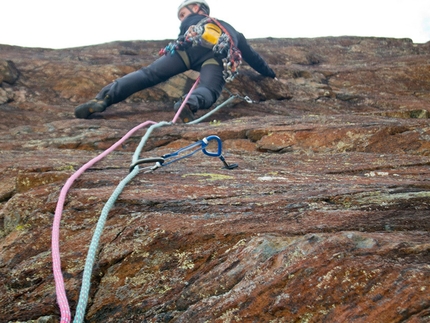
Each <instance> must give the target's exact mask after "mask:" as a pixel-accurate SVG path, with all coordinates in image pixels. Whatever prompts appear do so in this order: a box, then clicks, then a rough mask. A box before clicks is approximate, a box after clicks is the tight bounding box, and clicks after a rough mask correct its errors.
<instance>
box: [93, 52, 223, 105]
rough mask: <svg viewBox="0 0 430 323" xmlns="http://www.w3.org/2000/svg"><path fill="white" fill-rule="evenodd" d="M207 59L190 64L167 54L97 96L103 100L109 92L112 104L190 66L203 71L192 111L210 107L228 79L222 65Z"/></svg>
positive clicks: (190, 101) (110, 85)
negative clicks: (199, 64)
mask: <svg viewBox="0 0 430 323" xmlns="http://www.w3.org/2000/svg"><path fill="white" fill-rule="evenodd" d="M182 54H184V53H182ZM207 62H209V63H207ZM207 62H204V63H203V64H201V66H193V65H191V66H189V67H188V66H187V65H186V64H185V63H184V61H183V59H182V58H181V56H180V55H179V54H178V52H175V53H174V54H172V55H171V54H168V55H164V56H161V57H160V58H159V59H157V60H156V61H155V62H153V63H152V64H151V65H149V66H147V67H144V68H141V69H140V70H137V71H135V72H132V73H130V74H127V75H125V76H123V77H121V78H119V79H117V80H115V81H114V82H113V83H111V84H109V85H107V86H105V87H104V88H103V89H102V90H101V91H100V93H99V94H98V95H97V96H96V99H99V100H100V99H104V98H105V97H106V96H107V95H109V97H110V103H111V104H114V103H118V102H121V101H123V100H125V99H126V98H128V97H129V96H130V95H132V94H133V93H136V92H138V91H141V90H144V89H146V88H149V87H151V86H154V85H156V84H159V83H161V82H164V81H167V80H168V79H169V78H171V77H172V76H175V75H177V74H180V73H183V72H185V71H187V70H188V69H194V70H199V71H200V82H199V85H198V87H197V88H196V89H195V90H194V91H193V93H192V94H191V95H190V97H189V99H188V103H189V104H190V107H191V109H192V110H193V111H197V110H198V109H209V108H210V107H211V106H212V104H214V103H215V101H216V100H217V99H218V97H219V96H220V95H221V92H222V89H223V87H224V84H225V81H224V78H223V73H222V72H223V68H222V66H221V65H220V64H218V63H216V61H215V60H214V59H211V60H208V61H207Z"/></svg>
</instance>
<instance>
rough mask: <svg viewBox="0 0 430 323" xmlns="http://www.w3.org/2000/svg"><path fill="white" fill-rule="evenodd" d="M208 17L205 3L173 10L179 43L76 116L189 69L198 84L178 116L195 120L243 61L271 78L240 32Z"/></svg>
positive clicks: (188, 2) (193, 1) (189, 0)
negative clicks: (178, 24)
mask: <svg viewBox="0 0 430 323" xmlns="http://www.w3.org/2000/svg"><path fill="white" fill-rule="evenodd" d="M209 14H210V8H209V5H208V3H207V2H206V1H205V0H185V1H183V2H182V3H181V4H180V5H179V7H178V18H179V20H180V21H181V25H180V33H179V37H178V39H177V40H176V41H174V42H171V43H170V44H169V45H168V46H166V48H164V49H162V50H161V51H160V55H161V57H160V58H158V59H157V60H155V61H154V62H153V63H152V64H150V65H149V66H146V67H143V68H141V69H139V70H137V71H135V72H132V73H130V74H127V75H125V76H123V77H121V78H119V79H117V80H115V81H114V82H112V83H111V84H108V85H107V86H105V87H104V88H103V89H102V90H101V91H100V93H99V94H97V96H96V97H95V99H93V100H91V101H88V102H87V103H84V104H81V105H79V106H78V107H76V109H75V116H76V118H81V119H86V118H88V117H89V116H90V115H91V114H93V113H94V112H103V111H105V110H106V108H107V107H108V106H110V105H112V104H115V103H118V102H121V101H123V100H125V99H126V98H128V97H129V96H130V95H132V94H133V93H136V92H138V91H141V90H143V89H146V88H149V87H151V86H154V85H156V84H159V83H161V82H164V81H167V80H168V79H169V78H171V77H173V76H175V75H177V74H180V73H183V72H185V71H187V70H190V69H191V70H195V71H199V72H200V81H199V84H198V86H197V88H196V89H195V90H194V91H193V92H192V93H191V94H190V96H189V98H188V101H187V103H186V105H185V106H184V107H183V109H182V111H181V115H180V118H181V119H182V121H183V122H185V123H186V122H190V121H192V120H194V114H195V113H196V111H197V110H198V109H209V108H210V107H211V106H212V104H213V103H215V101H216V100H217V99H218V97H219V96H220V95H221V91H222V89H223V87H224V85H225V83H226V82H229V81H231V80H232V79H233V78H234V76H235V75H236V74H237V73H238V71H237V68H238V67H239V65H240V63H241V62H242V60H244V61H245V62H247V63H248V64H249V65H250V66H251V67H252V68H253V69H254V70H255V71H257V72H258V73H260V74H261V75H263V76H266V77H271V78H276V74H275V72H274V71H273V70H272V69H271V68H270V67H269V66H268V64H267V63H266V62H265V61H264V60H263V58H262V57H261V56H260V55H259V54H258V53H257V52H256V51H255V50H254V49H253V48H252V47H251V46H250V45H249V44H248V42H247V40H246V38H245V37H244V35H243V34H241V33H239V32H237V31H236V30H235V29H234V28H233V27H232V26H231V25H229V24H228V23H226V22H224V21H221V20H217V19H215V18H212V17H210V16H209ZM181 104H182V101H181V100H180V101H178V102H176V103H175V105H174V109H175V111H177V110H178V109H179V108H180V106H181Z"/></svg>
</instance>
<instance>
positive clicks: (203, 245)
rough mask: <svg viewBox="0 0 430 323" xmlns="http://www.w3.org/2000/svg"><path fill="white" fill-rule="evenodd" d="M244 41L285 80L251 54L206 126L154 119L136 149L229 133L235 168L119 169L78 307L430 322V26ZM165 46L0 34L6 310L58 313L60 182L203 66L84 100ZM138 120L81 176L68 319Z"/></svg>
mask: <svg viewBox="0 0 430 323" xmlns="http://www.w3.org/2000/svg"><path fill="white" fill-rule="evenodd" d="M251 43H252V45H253V46H254V47H255V48H256V50H257V51H259V52H260V53H261V54H262V56H263V57H264V58H265V59H266V60H267V61H268V62H269V63H270V64H271V66H272V67H273V69H274V70H275V71H276V73H277V75H278V78H279V81H276V80H271V79H265V78H262V77H260V76H258V75H257V74H256V73H254V72H253V71H251V70H250V69H249V68H248V67H247V66H246V64H244V66H243V67H242V69H241V74H240V75H239V76H238V77H237V79H235V80H234V81H233V82H232V83H229V84H228V85H227V89H228V91H230V92H231V93H233V94H235V95H237V98H235V99H234V100H233V101H232V102H231V103H229V104H228V105H226V106H225V107H223V108H222V109H221V110H220V111H219V112H216V113H215V114H213V115H212V116H211V117H210V118H209V119H207V120H205V121H204V122H202V123H199V124H197V125H184V124H181V123H179V124H170V125H167V126H164V127H160V128H157V129H155V130H154V131H153V132H152V133H151V136H150V137H149V139H148V141H147V142H146V145H145V146H144V149H143V152H142V153H141V158H146V157H158V156H162V155H164V154H166V153H171V152H174V151H176V150H177V149H179V148H182V147H185V146H187V145H189V144H191V143H193V142H195V141H197V140H200V139H202V138H203V137H205V136H209V135H217V136H219V137H220V138H221V139H222V142H223V154H224V156H225V158H226V160H227V162H228V163H237V164H238V165H239V167H238V168H236V169H233V170H227V169H223V168H222V166H223V164H222V163H221V161H220V160H219V159H218V158H214V157H209V156H206V155H204V154H202V153H200V152H198V153H196V154H194V155H193V156H192V157H190V158H186V159H182V160H180V161H178V162H175V163H172V164H170V165H167V166H166V167H161V168H159V169H157V170H156V171H154V172H152V173H144V171H141V172H140V173H139V174H138V175H137V176H136V177H135V178H134V179H133V180H132V181H131V182H130V183H129V184H128V185H126V186H125V188H124V190H123V191H122V193H121V194H120V195H119V197H118V199H117V200H116V201H115V203H114V205H113V206H112V209H111V210H110V212H109V214H108V217H107V221H106V224H105V226H104V230H103V232H102V235H101V239H100V242H99V244H98V249H97V254H96V261H95V265H94V269H93V272H92V279H91V288H90V293H89V297H90V298H89V302H88V306H87V307H86V312H85V321H86V322H274V323H275V322H278V323H281V322H430V265H429V264H430V234H429V230H430V181H429V179H430V167H429V166H430V126H429V115H430V43H427V44H414V43H412V42H411V41H410V40H408V39H387V38H360V37H339V38H317V39H258V40H252V41H251ZM165 44H166V42H117V43H109V44H103V45H98V46H90V47H84V48H73V49H64V50H48V49H36V48H19V47H10V46H4V45H1V46H0V81H1V82H2V83H1V88H0V150H1V162H0V167H1V174H0V176H1V183H2V185H1V187H0V220H1V222H0V223H1V224H2V226H1V234H0V246H1V255H0V303H1V304H2V306H1V309H0V322H17V321H19V322H36V321H37V322H58V321H59V320H60V311H59V307H58V305H57V302H56V291H55V283H54V278H53V273H52V257H51V229H52V225H53V221H54V214H55V210H56V207H57V205H58V200H59V195H60V190H61V189H62V187H63V186H64V184H65V183H66V181H67V180H68V179H69V178H70V177H71V176H72V175H73V174H74V173H75V171H76V170H78V169H79V168H80V167H81V166H83V165H85V164H86V163H87V162H88V161H90V160H92V159H93V158H95V157H96V156H98V155H99V154H101V153H102V152H103V151H104V150H105V149H107V148H109V147H110V146H111V145H113V144H114V143H115V142H117V141H118V140H119V139H120V138H122V137H123V136H124V135H125V134H126V133H127V132H128V131H129V130H130V129H132V128H133V127H135V126H137V125H139V124H141V123H143V122H145V121H146V120H152V121H154V122H159V121H163V120H166V121H170V120H172V118H173V111H172V105H173V101H175V100H177V99H178V98H179V97H180V96H181V95H182V94H184V93H186V92H187V91H188V89H189V88H190V87H191V85H192V84H193V81H194V80H195V79H196V77H197V75H198V74H197V73H196V72H187V73H185V74H183V75H180V76H177V77H175V78H173V79H171V80H170V81H168V82H166V83H164V84H161V85H159V86H156V87H154V88H152V89H148V90H145V91H142V92H140V93H137V94H135V95H133V96H132V97H130V98H128V99H127V100H126V101H125V102H122V103H120V104H117V105H115V106H113V107H110V108H109V109H108V110H107V111H106V112H104V113H102V114H97V115H94V117H92V118H91V119H89V120H77V119H74V116H73V111H74V107H75V106H76V105H77V104H79V103H83V102H85V101H87V100H89V99H91V98H93V97H94V96H95V95H96V94H97V92H98V91H99V90H100V89H101V88H102V87H103V86H104V85H106V84H107V83H109V82H111V81H112V80H114V79H116V78H118V77H121V76H122V75H124V74H126V73H129V72H131V71H133V70H135V69H138V68H140V67H141V66H145V65H148V64H150V62H152V61H153V60H154V59H155V58H156V56H157V53H158V50H159V48H161V47H163V46H164V45H165ZM228 91H225V92H224V93H223V97H222V98H221V99H220V102H221V100H222V99H224V100H225V99H227V98H228V97H229V92H228ZM244 96H248V97H249V98H251V99H252V100H253V101H255V102H254V103H248V102H246V101H245V100H242V97H244ZM203 113H204V111H202V112H201V113H200V115H202V114H203ZM144 134H145V129H142V130H139V131H137V132H136V133H135V134H133V135H132V136H131V137H130V138H129V139H127V140H126V141H125V142H124V143H123V144H122V145H120V146H119V147H118V149H116V150H115V151H114V152H113V153H111V154H109V155H108V156H107V157H106V158H104V159H102V160H101V161H100V162H98V163H96V164H94V165H93V166H91V167H90V169H89V170H87V171H86V172H85V173H84V174H83V175H82V176H80V177H79V178H78V179H77V180H76V181H75V182H74V184H73V185H72V187H71V189H70V190H69V191H68V194H67V197H66V201H65V205H64V210H63V212H62V220H61V227H60V230H61V231H60V250H61V265H62V272H63V277H64V282H65V289H66V293H67V298H68V301H69V304H70V308H71V312H72V317H73V316H74V315H75V310H76V306H77V303H78V299H79V293H80V289H81V284H82V274H83V270H84V264H85V259H86V256H87V253H88V247H89V244H90V241H91V239H92V237H93V234H94V229H95V227H96V224H97V222H98V220H99V217H100V215H101V213H102V212H103V209H104V207H105V206H106V202H107V201H108V200H109V198H110V197H111V196H112V194H113V192H114V190H115V188H116V187H117V185H118V184H119V183H120V182H121V181H122V180H123V179H124V178H125V177H126V176H127V175H128V174H129V166H130V163H131V160H132V155H133V152H134V151H135V150H136V148H137V146H138V145H139V143H140V142H141V139H142V136H143V135H144ZM151 165H152V164H150V166H151ZM142 166H143V167H145V166H147V165H142Z"/></svg>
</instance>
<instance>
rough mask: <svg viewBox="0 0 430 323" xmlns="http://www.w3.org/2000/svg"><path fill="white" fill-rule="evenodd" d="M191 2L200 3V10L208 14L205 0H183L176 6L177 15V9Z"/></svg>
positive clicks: (208, 10)
mask: <svg viewBox="0 0 430 323" xmlns="http://www.w3.org/2000/svg"><path fill="white" fill-rule="evenodd" d="M191 4H198V5H200V9H201V10H203V11H204V12H205V13H206V14H207V15H209V14H210V8H209V5H208V3H207V2H206V1H205V0H185V1H182V3H181V4H180V5H179V7H178V16H179V11H181V9H182V8H185V7H186V6H189V5H191Z"/></svg>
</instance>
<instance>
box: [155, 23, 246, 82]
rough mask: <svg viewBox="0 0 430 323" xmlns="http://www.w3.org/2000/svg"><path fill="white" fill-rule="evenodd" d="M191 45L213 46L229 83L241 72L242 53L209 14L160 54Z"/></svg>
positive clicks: (221, 26)
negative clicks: (239, 70)
mask: <svg viewBox="0 0 430 323" xmlns="http://www.w3.org/2000/svg"><path fill="white" fill-rule="evenodd" d="M189 46H203V47H206V48H212V50H213V51H214V54H215V56H216V57H221V60H222V63H223V67H224V70H223V77H224V80H225V81H226V82H227V83H228V82H231V81H233V79H234V78H235V77H236V75H237V74H238V73H239V72H238V69H239V66H240V65H241V64H242V53H241V52H240V50H239V49H238V48H237V47H236V45H235V44H234V42H233V40H232V38H231V35H230V34H229V32H228V31H227V29H225V28H224V26H223V25H222V24H221V23H220V22H219V21H218V20H217V19H215V18H212V17H209V16H207V17H206V18H204V19H202V20H200V21H199V22H198V23H197V24H196V25H194V26H191V27H190V28H189V29H188V31H187V32H186V33H185V35H184V36H183V37H181V39H178V40H176V41H174V42H170V43H169V44H168V45H167V46H166V47H165V48H162V49H161V50H160V52H159V55H160V56H162V55H167V54H169V53H170V54H173V53H174V52H175V51H176V50H185V49H186V48H187V47H189Z"/></svg>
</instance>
